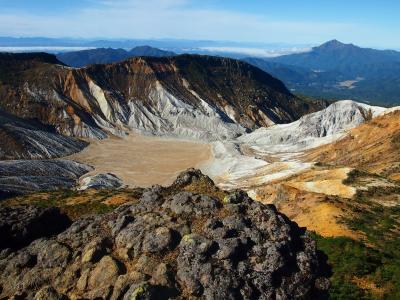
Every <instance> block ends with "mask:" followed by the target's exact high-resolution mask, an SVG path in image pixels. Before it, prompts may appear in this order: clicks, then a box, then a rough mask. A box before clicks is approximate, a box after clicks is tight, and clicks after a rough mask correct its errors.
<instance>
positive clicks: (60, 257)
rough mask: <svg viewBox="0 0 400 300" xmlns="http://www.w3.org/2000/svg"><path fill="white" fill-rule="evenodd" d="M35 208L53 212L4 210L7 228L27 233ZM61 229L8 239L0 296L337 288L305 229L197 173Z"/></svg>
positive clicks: (238, 294) (167, 295)
mask: <svg viewBox="0 0 400 300" xmlns="http://www.w3.org/2000/svg"><path fill="white" fill-rule="evenodd" d="M193 186H201V187H203V190H205V191H207V192H205V193H196V192H195V191H194V190H193ZM190 187H192V188H190ZM190 190H191V192H190ZM32 210H35V213H36V214H39V215H41V216H43V215H46V214H45V212H42V211H41V210H44V209H40V208H32V207H29V206H20V207H8V208H7V207H3V208H0V213H1V216H2V222H1V223H0V232H9V233H10V232H12V234H13V236H18V237H20V236H24V234H23V232H25V231H29V230H30V229H29V227H30V225H31V224H32V222H22V220H24V219H25V216H26V215H32V214H33V213H32ZM51 212H52V213H49V212H47V215H49V216H50V217H51V216H54V214H57V213H60V212H58V211H57V210H52V211H51ZM61 215H62V213H61ZM18 216H20V217H21V220H20V221H21V222H20V223H18V222H16V218H18ZM60 218H61V217H60ZM62 218H65V216H63V217H62ZM54 224H56V222H54ZM65 224H67V223H65ZM59 231H60V230H58V231H56V232H54V234H56V235H53V236H51V237H49V236H48V232H44V231H40V230H38V231H37V232H34V233H32V232H31V233H30V235H29V240H27V241H26V243H25V244H24V243H21V242H19V243H15V242H13V240H12V239H6V240H5V243H2V244H1V248H2V249H1V250H0V251H1V252H0V269H1V270H2V272H1V273H0V298H7V297H11V296H17V297H19V298H28V299H82V298H83V299H189V298H190V299H308V298H312V299H316V298H319V297H323V295H324V293H325V292H326V290H327V289H328V287H329V284H328V280H327V279H326V278H325V276H324V274H325V270H326V268H325V262H324V261H323V259H321V257H320V255H319V254H318V253H317V251H316V248H315V243H314V241H313V240H312V239H311V238H310V237H309V236H308V234H307V233H305V230H304V229H301V228H299V227H298V226H297V224H296V223H293V222H291V221H290V220H289V219H287V218H286V217H285V216H284V215H282V214H281V213H279V212H277V210H276V209H275V207H274V206H273V205H264V204H261V203H259V202H256V201H253V200H252V199H250V198H249V197H248V196H247V194H246V193H244V192H241V191H235V192H232V193H230V194H227V193H225V192H222V191H219V190H218V189H217V188H216V187H215V186H214V184H213V182H212V181H211V180H210V179H209V178H208V177H206V176H204V175H202V174H201V173H200V172H199V171H197V170H188V171H187V172H185V173H182V174H181V175H180V176H179V177H178V179H177V180H176V181H175V183H174V184H173V185H172V186H171V187H168V188H162V187H160V186H154V187H152V188H149V189H147V190H145V191H144V193H143V195H142V196H141V198H140V199H138V200H135V199H133V200H132V201H131V202H128V203H126V204H124V205H121V206H119V207H118V208H116V209H115V210H114V211H113V212H111V213H108V214H104V215H92V216H87V217H84V218H81V219H79V220H77V221H75V222H73V223H72V224H71V225H70V226H69V227H67V228H66V229H65V230H63V231H62V232H60V233H58V232H59ZM57 233H58V234H57ZM32 237H34V239H33V241H32V242H31V243H30V244H29V242H30V241H31V240H32ZM28 244H29V245H28Z"/></svg>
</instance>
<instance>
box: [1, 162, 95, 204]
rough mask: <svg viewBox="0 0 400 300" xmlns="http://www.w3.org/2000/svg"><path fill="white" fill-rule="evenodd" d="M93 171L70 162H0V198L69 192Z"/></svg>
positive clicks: (85, 166)
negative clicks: (85, 175) (63, 190)
mask: <svg viewBox="0 0 400 300" xmlns="http://www.w3.org/2000/svg"><path fill="white" fill-rule="evenodd" d="M91 170H93V168H92V167H90V166H88V165H84V164H80V163H77V162H74V161H71V160H7V161H0V198H1V197H2V196H7V195H15V194H17V195H19V194H25V193H29V192H34V191H45V190H46V191H49V190H56V189H60V188H71V187H74V186H75V185H76V182H77V180H78V179H79V177H81V176H82V175H84V174H86V173H87V172H89V171H91Z"/></svg>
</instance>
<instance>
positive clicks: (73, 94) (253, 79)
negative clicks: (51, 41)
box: [0, 55, 326, 139]
mask: <svg viewBox="0 0 400 300" xmlns="http://www.w3.org/2000/svg"><path fill="white" fill-rule="evenodd" d="M26 64H27V65H26ZM25 65H26V66H25ZM0 67H1V68H2V69H1V70H2V77H3V78H2V80H1V82H0V96H2V101H0V107H1V108H2V109H3V110H5V111H7V112H8V113H11V114H14V115H16V116H18V117H22V118H28V117H29V118H31V117H33V118H38V120H39V121H40V122H42V123H43V124H48V125H52V126H55V128H56V130H57V131H58V132H59V133H61V134H64V135H71V136H77V137H94V138H105V137H106V136H107V134H109V133H111V134H116V135H124V134H125V132H127V131H129V130H130V129H139V130H144V131H147V132H152V133H156V134H160V133H163V134H166V133H169V134H174V132H175V134H181V133H184V132H186V136H191V135H193V134H194V135H196V131H198V133H197V134H199V135H200V136H202V137H207V136H208V137H209V138H214V139H215V138H217V136H220V137H221V136H225V137H229V136H234V135H237V134H240V133H242V132H244V131H245V129H246V128H255V127H259V126H269V125H271V124H274V123H282V122H290V121H293V120H294V119H297V118H299V117H300V116H301V115H303V114H305V113H308V112H311V111H315V110H317V109H319V108H321V107H324V106H326V103H324V102H315V103H313V102H307V101H304V100H302V99H299V98H296V97H295V96H293V95H292V94H291V93H290V92H289V91H288V90H287V89H286V87H285V86H284V85H283V84H282V83H281V82H280V81H279V80H277V79H275V78H273V77H272V76H270V75H269V74H267V73H264V72H263V71H261V70H259V69H258V68H255V67H253V66H250V65H248V64H246V63H243V62H240V61H237V60H233V59H226V58H217V57H208V56H196V55H181V56H174V57H157V58H156V57H138V58H131V59H128V60H126V61H123V62H120V63H113V64H108V65H92V66H89V67H86V68H80V69H79V68H78V69H75V68H70V67H66V66H64V65H60V64H59V63H56V64H50V63H43V64H40V63H39V64H38V63H36V62H35V63H31V62H30V61H29V62H28V63H23V64H20V65H18V66H11V67H10V66H9V65H7V64H6V63H5V64H1V62H0ZM16 71H17V72H16ZM43 79H46V80H43ZM204 87H207V88H206V89H205V88H204ZM193 113H194V115H193ZM200 120H201V121H200ZM193 126H194V127H193ZM193 128H194V130H193ZM215 129H217V130H215Z"/></svg>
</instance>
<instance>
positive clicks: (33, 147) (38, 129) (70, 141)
mask: <svg viewBox="0 0 400 300" xmlns="http://www.w3.org/2000/svg"><path fill="white" fill-rule="evenodd" d="M0 138H1V141H2V142H1V144H0V160H5V159H47V158H57V157H62V156H67V155H71V154H73V153H76V152H79V151H81V150H82V149H83V148H85V147H86V146H87V145H88V143H87V142H84V141H81V140H78V139H76V138H72V137H67V136H63V135H61V134H58V133H57V131H56V130H55V129H54V128H52V127H50V126H44V125H43V124H41V123H39V122H37V121H36V122H35V121H33V120H30V121H27V120H23V119H20V118H17V117H14V116H12V115H10V114H7V113H5V112H3V111H1V110H0Z"/></svg>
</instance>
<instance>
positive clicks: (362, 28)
mask: <svg viewBox="0 0 400 300" xmlns="http://www.w3.org/2000/svg"><path fill="white" fill-rule="evenodd" d="M399 14H400V1H398V0H397V1H395V0H382V1H378V0H363V1H361V0H347V1H344V0H296V1H295V0H286V1H285V0H264V1H261V0H242V1H239V0H229V1H228V0H224V1H216V0H202V1H198V0H114V1H112V0H8V1H6V0H0V35H2V36H45V37H78V38H146V39H147V38H178V39H205V40H230V41H244V42H263V43H274V42H286V43H289V44H319V43H322V42H324V41H327V40H330V39H333V38H336V39H339V40H341V41H343V42H352V43H355V44H358V45H361V46H371V47H377V48H396V49H400V38H399V37H400V17H399Z"/></svg>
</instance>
